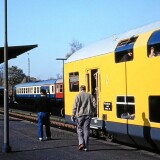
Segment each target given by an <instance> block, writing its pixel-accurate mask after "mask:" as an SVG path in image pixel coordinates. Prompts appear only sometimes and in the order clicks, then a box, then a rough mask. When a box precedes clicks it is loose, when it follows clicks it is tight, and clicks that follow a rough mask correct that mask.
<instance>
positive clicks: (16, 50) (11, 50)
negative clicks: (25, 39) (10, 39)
mask: <svg viewBox="0 0 160 160" xmlns="http://www.w3.org/2000/svg"><path fill="white" fill-rule="evenodd" d="M37 46H38V45H25V46H9V47H8V60H10V59H12V58H16V57H17V56H19V55H21V54H22V53H25V52H27V51H29V50H31V49H33V48H36V47H37ZM3 62H4V47H0V63H3Z"/></svg>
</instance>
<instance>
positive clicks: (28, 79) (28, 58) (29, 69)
mask: <svg viewBox="0 0 160 160" xmlns="http://www.w3.org/2000/svg"><path fill="white" fill-rule="evenodd" d="M27 54H28V82H30V58H29V53H27Z"/></svg>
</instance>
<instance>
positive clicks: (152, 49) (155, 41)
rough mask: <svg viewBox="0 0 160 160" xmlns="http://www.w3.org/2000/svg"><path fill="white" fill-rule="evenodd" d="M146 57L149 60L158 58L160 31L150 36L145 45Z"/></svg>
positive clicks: (159, 53) (159, 54)
mask: <svg viewBox="0 0 160 160" xmlns="http://www.w3.org/2000/svg"><path fill="white" fill-rule="evenodd" d="M147 56H148V57H149V58H151V57H156V56H160V30H158V31H155V32H153V33H152V35H151V36H150V38H149V40H148V43H147Z"/></svg>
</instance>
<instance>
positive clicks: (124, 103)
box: [116, 96, 135, 120]
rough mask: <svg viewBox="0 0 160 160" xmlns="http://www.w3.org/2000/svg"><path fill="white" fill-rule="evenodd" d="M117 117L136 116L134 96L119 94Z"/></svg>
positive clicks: (132, 117)
mask: <svg viewBox="0 0 160 160" xmlns="http://www.w3.org/2000/svg"><path fill="white" fill-rule="evenodd" d="M116 109H117V117H118V118H122V119H132V120H133V119H134V118H135V100H134V97H133V96H117V100H116Z"/></svg>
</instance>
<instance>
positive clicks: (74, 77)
mask: <svg viewBox="0 0 160 160" xmlns="http://www.w3.org/2000/svg"><path fill="white" fill-rule="evenodd" d="M69 89H70V92H79V73H78V72H72V73H69Z"/></svg>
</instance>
